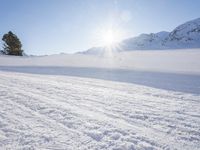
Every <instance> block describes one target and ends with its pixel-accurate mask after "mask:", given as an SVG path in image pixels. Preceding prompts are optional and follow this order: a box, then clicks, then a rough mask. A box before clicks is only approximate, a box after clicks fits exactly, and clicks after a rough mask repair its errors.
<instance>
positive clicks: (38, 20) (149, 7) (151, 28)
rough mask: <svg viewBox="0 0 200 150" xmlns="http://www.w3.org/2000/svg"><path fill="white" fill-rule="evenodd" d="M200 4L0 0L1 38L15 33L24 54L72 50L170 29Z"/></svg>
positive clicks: (194, 14) (199, 13)
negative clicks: (114, 39)
mask: <svg viewBox="0 0 200 150" xmlns="http://www.w3.org/2000/svg"><path fill="white" fill-rule="evenodd" d="M199 8H200V0H191V1H190V0H0V36H3V34H4V33H7V32H8V31H10V30H11V31H13V32H14V33H15V34H16V35H17V36H18V37H19V38H20V39H21V42H22V44H23V49H24V50H25V52H26V53H27V54H36V55H42V54H55V53H61V52H64V53H73V52H77V51H83V50H87V49H89V48H91V47H93V46H100V45H103V44H105V43H106V42H108V40H109V39H113V37H114V38H116V41H119V40H122V39H124V38H128V37H132V36H137V35H139V34H141V33H151V32H159V31H163V30H165V31H171V30H172V29H174V28H175V27H176V26H177V25H180V24H181V23H184V22H186V21H189V20H192V19H196V18H199V17H200V10H199ZM110 29H112V31H110ZM111 32H114V35H113V36H110V33H111ZM116 33H117V34H116ZM107 38H109V39H107Z"/></svg>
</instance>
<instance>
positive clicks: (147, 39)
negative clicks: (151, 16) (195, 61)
mask: <svg viewBox="0 0 200 150" xmlns="http://www.w3.org/2000/svg"><path fill="white" fill-rule="evenodd" d="M119 45H120V48H119V47H118V48H117V49H113V50H114V51H132V50H155V49H158V50H162V49H187V48H200V18H198V19H195V20H191V21H188V22H186V23H184V24H182V25H180V26H178V27H176V28H175V29H174V30H173V31H171V32H166V31H162V32H158V33H151V34H141V35H139V36H137V37H133V38H129V39H126V40H123V41H122V42H120V43H119ZM105 49H106V48H105V47H94V48H91V49H89V50H87V51H84V52H80V53H83V54H94V55H96V54H102V53H104V51H105Z"/></svg>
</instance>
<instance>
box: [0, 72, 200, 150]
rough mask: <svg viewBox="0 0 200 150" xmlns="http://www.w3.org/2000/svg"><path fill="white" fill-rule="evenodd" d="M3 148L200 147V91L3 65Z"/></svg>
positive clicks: (185, 149) (0, 88) (0, 94)
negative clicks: (28, 71) (21, 70)
mask: <svg viewBox="0 0 200 150" xmlns="http://www.w3.org/2000/svg"><path fill="white" fill-rule="evenodd" d="M0 106H1V109H0V149H2V150H4V149H59V150H61V149H63V150H64V149H66V150H75V149H76V150H77V149H78V150H94V149H98V150H105V149H107V150H114V149H115V150H135V149H137V150H147V149H148V150H154V149H155V150H159V149H180V150H199V149H200V143H199V141H200V130H199V129H200V116H199V114H200V109H199V108H200V96H199V95H193V94H185V93H180V92H171V91H166V90H159V89H154V88H149V87H145V86H139V85H135V84H128V83H119V82H110V81H104V80H97V79H88V78H78V77H69V76H55V75H53V76H52V75H33V74H22V73H14V72H13V73H9V72H2V71H0Z"/></svg>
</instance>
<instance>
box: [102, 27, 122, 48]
mask: <svg viewBox="0 0 200 150" xmlns="http://www.w3.org/2000/svg"><path fill="white" fill-rule="evenodd" d="M117 39H118V37H117V35H116V33H115V32H114V31H113V30H111V29H109V30H107V31H105V33H103V34H102V42H103V45H104V46H112V45H114V44H115V43H116V42H117Z"/></svg>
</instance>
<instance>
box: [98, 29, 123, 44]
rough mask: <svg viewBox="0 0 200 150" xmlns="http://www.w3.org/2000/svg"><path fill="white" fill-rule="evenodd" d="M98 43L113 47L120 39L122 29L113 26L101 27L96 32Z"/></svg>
mask: <svg viewBox="0 0 200 150" xmlns="http://www.w3.org/2000/svg"><path fill="white" fill-rule="evenodd" d="M97 38H98V43H99V44H98V45H100V46H104V47H109V48H114V47H117V44H118V43H119V42H120V41H121V40H122V38H123V37H122V31H121V30H120V29H115V28H112V27H111V28H105V29H104V28H101V29H100V30H98V32H97Z"/></svg>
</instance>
